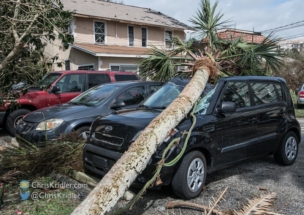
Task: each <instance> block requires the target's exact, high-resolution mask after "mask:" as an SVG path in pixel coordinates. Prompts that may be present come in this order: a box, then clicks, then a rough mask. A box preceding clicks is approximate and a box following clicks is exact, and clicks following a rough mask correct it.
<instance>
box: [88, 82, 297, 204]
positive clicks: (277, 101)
mask: <svg viewBox="0 0 304 215" xmlns="http://www.w3.org/2000/svg"><path fill="white" fill-rule="evenodd" d="M185 84H186V83H183V82H182V81H178V82H177V81H173V82H168V83H167V84H166V85H164V86H163V87H162V88H161V89H159V90H158V91H157V92H156V93H154V94H153V95H152V96H150V97H149V98H148V99H147V100H145V101H144V103H143V104H142V105H140V106H139V107H138V109H137V110H133V111H126V112H123V113H113V114H110V115H107V116H105V117H101V118H96V120H95V121H94V122H93V123H92V125H91V133H90V136H89V141H88V143H87V144H86V145H85V146H84V148H83V163H84V168H85V170H86V172H88V173H90V174H94V175H96V176H99V177H102V176H103V175H105V174H106V173H107V172H108V171H109V170H110V168H111V167H112V165H114V163H115V162H116V161H117V160H118V159H119V158H120V157H121V156H122V154H123V153H124V152H125V151H126V150H127V149H128V147H129V146H130V144H131V143H132V142H133V141H135V140H136V138H137V137H138V136H139V134H140V133H141V132H142V130H143V129H144V128H145V127H146V126H147V125H148V124H149V123H150V122H151V120H152V119H154V118H155V117H156V116H157V115H158V114H159V113H161V112H162V110H163V108H166V107H167V106H168V105H169V104H170V103H171V102H172V101H173V100H174V99H175V98H176V97H177V96H178V95H179V93H180V92H181V90H182V89H183V86H184V85H185ZM195 114H196V118H197V121H196V124H195V126H194V129H193V131H192V133H191V136H190V139H189V142H188V145H187V147H186V151H185V154H184V155H183V157H182V159H181V160H180V161H179V162H178V163H177V164H176V165H174V166H172V167H163V169H162V171H161V181H162V184H161V185H169V184H171V186H172V188H173V191H174V193H175V194H176V195H177V196H179V197H181V198H184V199H191V198H194V197H196V196H198V195H199V194H200V192H201V191H202V189H203V185H204V183H205V181H206V176H207V173H211V172H213V171H215V170H218V169H222V168H226V167H229V166H231V165H234V164H237V163H240V162H244V161H246V160H250V159H254V158H259V157H262V156H266V155H274V159H275V161H276V162H278V163H279V164H282V165H291V164H293V163H294V162H295V160H296V158H297V154H298V144H299V143H300V140H301V135H300V131H301V129H300V125H299V123H298V121H297V120H296V118H295V110H294V106H293V103H292V99H291V96H290V93H289V90H288V88H287V86H286V82H285V80H284V79H282V78H278V77H254V76H247V77H229V78H222V79H220V80H219V81H218V83H217V85H216V86H215V87H210V86H207V87H206V88H205V91H204V93H203V95H202V98H201V99H200V101H199V103H198V105H197V107H196V109H195ZM191 124H192V118H191V117H188V118H185V119H184V120H183V121H182V122H181V123H180V124H179V125H178V126H177V127H176V128H175V129H174V130H172V132H171V133H170V135H169V136H168V137H167V138H166V140H165V142H164V143H163V144H162V145H160V146H159V147H158V149H157V151H156V153H155V154H154V155H153V156H152V158H151V160H150V161H149V164H148V166H147V167H146V169H145V170H144V171H143V172H142V173H141V174H140V175H139V176H138V177H137V179H136V181H135V182H134V183H133V186H142V185H143V184H145V183H146V182H147V181H148V180H149V179H150V178H151V177H152V175H153V174H154V172H155V167H156V166H157V165H158V162H159V161H160V159H161V156H162V153H163V151H164V149H165V148H166V146H167V145H168V143H169V142H170V141H171V140H172V139H173V138H176V137H182V139H181V141H180V143H179V145H178V146H175V147H173V148H172V149H171V150H170V151H169V153H168V155H167V156H166V162H169V161H171V160H172V159H173V158H175V157H176V156H177V155H178V154H179V152H180V151H181V149H182V147H183V145H184V141H185V136H183V135H182V134H183V133H184V132H185V131H188V130H189V128H190V126H191Z"/></svg>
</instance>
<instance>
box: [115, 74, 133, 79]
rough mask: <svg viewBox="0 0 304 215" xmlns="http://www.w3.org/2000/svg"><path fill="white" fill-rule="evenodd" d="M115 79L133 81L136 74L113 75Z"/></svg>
mask: <svg viewBox="0 0 304 215" xmlns="http://www.w3.org/2000/svg"><path fill="white" fill-rule="evenodd" d="M114 77H115V80H116V81H135V80H138V77H137V76H136V75H123V74H122V75H119V74H117V75H114Z"/></svg>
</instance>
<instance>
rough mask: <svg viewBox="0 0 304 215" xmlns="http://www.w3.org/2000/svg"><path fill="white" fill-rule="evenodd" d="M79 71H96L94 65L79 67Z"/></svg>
mask: <svg viewBox="0 0 304 215" xmlns="http://www.w3.org/2000/svg"><path fill="white" fill-rule="evenodd" d="M78 70H94V65H93V64H89V65H81V66H78Z"/></svg>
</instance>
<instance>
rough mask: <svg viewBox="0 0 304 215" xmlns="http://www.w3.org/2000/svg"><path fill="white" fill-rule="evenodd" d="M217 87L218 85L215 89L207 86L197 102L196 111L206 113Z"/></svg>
mask: <svg viewBox="0 0 304 215" xmlns="http://www.w3.org/2000/svg"><path fill="white" fill-rule="evenodd" d="M216 87H217V85H216V86H215V87H214V88H213V89H206V88H207V87H206V88H205V90H204V93H203V96H202V98H201V99H200V100H199V102H198V103H197V105H196V108H195V111H194V113H198V112H199V113H200V114H202V115H205V114H206V112H207V109H208V107H209V105H210V102H211V99H212V97H213V94H214V91H215V89H216Z"/></svg>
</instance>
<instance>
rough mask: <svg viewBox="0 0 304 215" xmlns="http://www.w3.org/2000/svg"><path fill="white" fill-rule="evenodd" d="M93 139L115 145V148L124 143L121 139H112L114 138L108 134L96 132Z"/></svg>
mask: <svg viewBox="0 0 304 215" xmlns="http://www.w3.org/2000/svg"><path fill="white" fill-rule="evenodd" d="M95 139H97V140H99V141H101V142H103V143H107V144H111V145H116V146H120V145H122V144H123V142H124V139H123V138H120V137H114V136H111V135H108V134H102V133H98V132H95Z"/></svg>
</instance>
